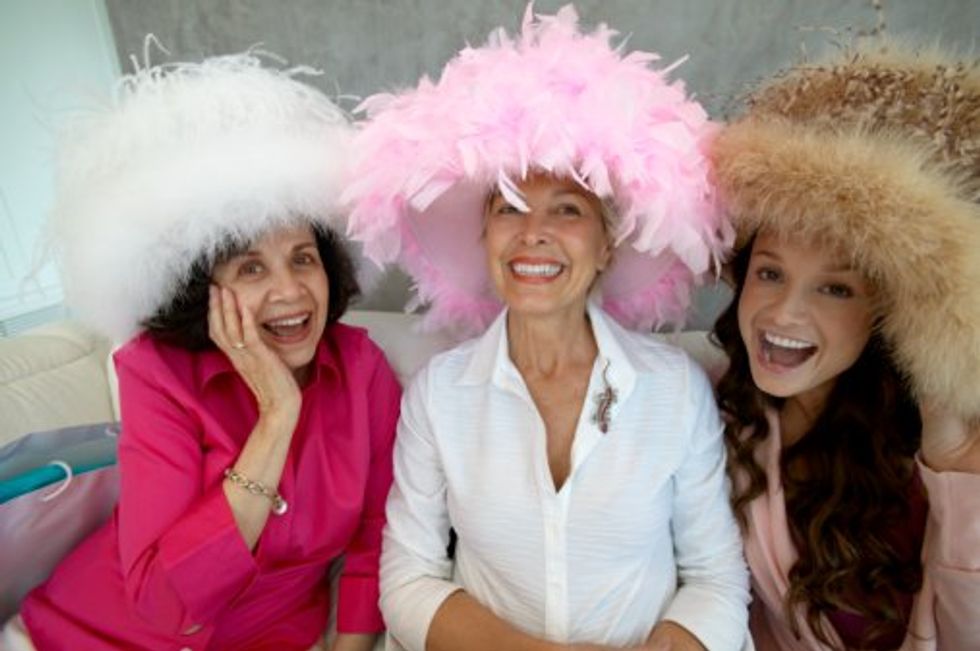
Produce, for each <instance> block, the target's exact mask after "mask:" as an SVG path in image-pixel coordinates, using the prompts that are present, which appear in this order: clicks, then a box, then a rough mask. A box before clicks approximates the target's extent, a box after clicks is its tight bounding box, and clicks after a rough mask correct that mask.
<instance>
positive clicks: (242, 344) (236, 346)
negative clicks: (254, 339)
mask: <svg viewBox="0 0 980 651" xmlns="http://www.w3.org/2000/svg"><path fill="white" fill-rule="evenodd" d="M231 347H232V348H234V349H235V350H245V342H244V341H236V342H235V343H233V344H232V345H231Z"/></svg>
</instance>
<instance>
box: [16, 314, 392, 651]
mask: <svg viewBox="0 0 980 651" xmlns="http://www.w3.org/2000/svg"><path fill="white" fill-rule="evenodd" d="M115 362H116V368H117V371H118V374H119V387H120V403H121V410H122V424H123V426H122V436H121V438H120V442H119V467H120V472H121V487H120V498H119V504H118V506H117V507H116V510H115V512H114V514H113V517H112V518H111V519H110V521H109V522H108V523H106V525H105V526H104V527H102V528H101V529H100V530H98V531H97V532H96V533H94V534H93V535H92V536H91V537H90V538H88V539H87V540H85V541H84V542H83V543H82V544H81V545H79V547H78V548H76V549H75V551H74V552H72V553H71V554H70V555H69V556H68V557H67V558H66V559H65V560H64V561H62V563H61V565H60V566H59V567H58V568H57V569H56V570H55V572H54V574H53V575H52V576H51V578H50V579H49V580H48V581H47V583H45V584H43V585H41V586H40V587H38V588H37V589H35V590H34V591H33V592H32V593H31V594H30V595H28V597H27V599H26V600H25V602H24V605H23V608H22V611H21V614H22V616H23V618H24V622H25V623H26V625H27V628H28V630H29V632H30V635H31V638H32V639H33V640H34V643H35V644H36V646H37V648H38V649H44V650H45V651H47V650H49V649H51V650H53V649H72V650H78V649H85V651H98V650H100V649H123V648H125V649H135V648H140V649H178V648H186V649H236V650H245V649H248V650H260V649H268V650H270V651H271V650H273V649H274V650H276V651H288V650H290V649H307V648H308V647H309V646H310V645H311V644H312V643H313V642H314V641H315V640H316V638H317V637H318V636H320V635H321V634H322V633H323V630H324V628H325V626H326V622H327V614H328V611H329V601H330V595H329V585H328V580H327V570H328V567H329V565H330V562H331V561H332V560H333V559H335V558H337V557H338V556H339V555H341V554H344V555H345V560H344V570H343V574H342V575H341V578H340V589H339V603H338V615H337V627H338V630H339V631H341V632H376V631H380V630H382V629H383V627H384V625H383V623H382V620H381V615H380V612H379V610H378V606H377V601H378V556H379V553H380V546H381V529H382V527H383V525H384V521H385V518H384V504H385V498H386V497H387V494H388V488H389V485H390V484H391V479H392V471H391V448H392V443H393V439H394V432H395V424H396V422H397V419H398V410H399V400H400V395H401V389H400V388H399V385H398V382H397V380H396V379H395V376H394V374H393V373H392V371H391V369H390V368H389V366H388V363H387V361H386V360H385V358H384V356H383V355H382V353H381V351H380V350H379V349H378V348H377V346H375V344H374V343H373V342H371V340H370V339H368V337H367V335H366V334H365V332H364V331H363V330H359V329H354V328H350V327H348V326H344V325H340V324H335V325H331V326H328V329H327V333H326V334H325V336H324V340H323V341H322V342H321V343H320V346H319V348H318V350H317V354H316V358H315V360H314V366H315V368H314V373H313V379H312V380H311V382H310V384H309V385H308V386H307V387H306V388H304V390H303V405H302V410H301V413H300V417H299V423H298V425H297V428H296V433H295V435H294V437H293V440H292V444H291V447H290V450H289V455H288V458H287V460H286V465H285V468H284V469H283V473H282V481H281V483H280V485H279V492H280V494H282V496H283V497H284V498H285V499H286V500H287V502H288V503H289V510H288V511H287V512H286V513H285V515H283V516H278V517H277V516H270V517H269V520H268V523H267V524H266V527H265V529H264V530H263V531H262V535H261V537H260V538H259V541H258V544H257V545H256V547H255V550H254V554H253V553H252V552H250V551H249V549H248V547H246V545H245V542H244V541H243V540H242V537H241V535H240V534H239V532H238V528H237V527H236V525H235V521H234V518H233V516H232V513H231V510H230V508H229V506H228V502H227V500H226V499H225V496H224V493H223V491H222V473H223V472H224V470H225V468H227V467H228V466H230V465H232V464H233V463H234V461H235V459H236V458H237V457H238V454H239V451H240V450H241V448H242V446H243V445H244V443H245V441H246V439H247V437H248V435H249V433H250V432H251V429H252V427H253V426H254V424H255V421H256V418H257V409H256V405H255V401H254V399H253V397H252V394H251V392H250V390H249V389H248V387H247V386H246V385H245V383H244V382H243V381H242V379H241V378H240V376H239V375H238V374H237V373H236V372H235V371H234V369H233V368H232V366H231V364H230V363H229V362H228V360H227V358H226V357H225V356H224V354H223V353H221V352H219V351H217V350H211V351H205V352H190V351H187V350H184V349H181V348H175V347H172V346H168V345H165V344H162V343H159V342H157V341H154V340H153V339H151V338H149V337H148V336H146V335H142V336H139V337H137V338H135V339H133V340H132V341H130V342H129V343H128V344H126V346H124V347H123V348H122V349H121V350H119V351H118V352H117V353H116V355H115Z"/></svg>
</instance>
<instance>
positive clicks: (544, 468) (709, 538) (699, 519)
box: [381, 305, 749, 651]
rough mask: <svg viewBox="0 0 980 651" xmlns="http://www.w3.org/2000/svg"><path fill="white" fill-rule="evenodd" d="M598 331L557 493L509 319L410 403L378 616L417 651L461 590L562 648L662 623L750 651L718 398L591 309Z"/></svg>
mask: <svg viewBox="0 0 980 651" xmlns="http://www.w3.org/2000/svg"><path fill="white" fill-rule="evenodd" d="M589 315H590V319H591V323H592V329H593V333H594V335H595V339H596V342H597V344H598V348H599V353H598V355H597V358H596V361H595V365H594V367H593V370H592V376H591V379H590V382H589V388H588V393H587V395H586V399H585V402H584V404H583V406H582V412H581V414H580V416H579V419H578V424H577V428H576V430H575V438H574V442H573V445H572V451H571V457H572V458H571V462H572V464H571V472H570V474H569V476H568V478H567V479H566V481H565V483H564V484H563V485H562V487H561V490H558V491H556V490H555V487H554V482H553V480H552V476H551V471H550V469H549V467H548V455H547V450H546V433H545V426H544V422H543V421H542V419H541V417H540V415H539V413H538V411H537V409H536V407H535V405H534V401H533V400H532V398H531V395H530V393H529V392H528V389H527V387H526V385H525V383H524V380H523V378H522V376H521V374H520V373H519V372H518V370H517V368H516V367H515V366H514V364H513V362H512V361H511V359H510V356H509V354H508V343H507V327H506V312H505V313H504V314H502V315H501V316H500V317H499V318H498V319H497V320H496V321H495V322H494V323H493V325H491V327H490V328H489V329H488V330H487V332H486V333H485V334H484V335H483V336H481V337H479V338H477V339H474V340H472V341H469V342H466V343H464V344H462V345H461V346H459V347H457V348H455V349H453V350H450V351H448V352H446V353H443V354H441V355H439V356H437V357H435V358H434V359H433V360H432V361H431V362H430V363H429V365H428V366H427V367H425V368H424V369H423V370H422V371H420V372H419V374H418V375H417V376H416V377H415V378H414V379H413V381H412V383H411V384H410V386H409V387H408V390H407V392H406V393H405V396H404V398H403V402H402V414H401V421H400V422H399V426H398V438H397V442H396V448H395V483H394V486H393V487H392V491H391V494H390V497H389V500H388V525H387V527H386V529H385V532H384V547H383V552H382V557H381V609H382V612H383V614H384V616H385V620H386V622H387V624H388V630H389V633H390V635H391V636H393V637H394V638H395V639H396V640H397V643H400V644H401V645H402V646H404V647H405V648H407V649H409V650H410V651H424V648H425V639H426V634H427V632H428V629H429V624H430V623H431V621H432V617H433V615H434V614H435V612H436V610H437V609H438V607H439V605H440V604H441V603H442V602H443V600H445V599H446V598H447V597H448V596H449V595H450V594H452V593H453V592H454V591H456V590H458V589H460V588H462V589H464V590H466V592H467V593H468V594H469V595H471V596H472V597H473V598H475V599H477V600H478V601H479V602H480V603H482V604H483V605H485V606H487V607H488V608H490V610H492V611H493V612H494V613H495V614H496V615H498V616H499V617H501V618H503V619H505V620H506V621H508V622H510V623H511V624H513V625H515V626H517V627H518V628H520V629H521V630H524V631H526V632H527V633H530V634H532V635H535V636H538V637H541V638H546V639H549V640H552V641H556V642H593V643H604V644H610V645H617V646H618V645H623V646H625V645H629V644H640V643H642V642H643V641H644V640H645V639H646V638H647V637H648V636H649V634H650V631H651V629H652V628H653V626H654V625H655V624H656V623H657V622H658V621H659V620H660V619H664V618H666V619H671V620H673V621H675V622H677V623H679V624H681V625H682V626H684V627H685V628H687V629H688V630H689V631H691V632H692V633H693V634H694V635H696V636H697V637H698V638H699V639H700V640H701V642H702V643H703V644H704V645H705V646H706V647H707V648H708V649H709V650H710V651H720V650H722V649H732V650H737V649H740V648H742V644H743V642H744V641H745V638H746V619H747V604H748V601H749V593H748V573H747V570H746V566H745V562H744V559H743V556H742V544H741V539H740V535H739V531H738V527H737V525H736V523H735V521H734V519H733V517H732V514H731V510H730V508H729V505H728V485H727V480H726V476H725V461H724V448H723V442H722V437H721V432H722V425H721V422H720V420H719V418H718V412H717V409H716V407H715V403H714V399H713V396H712V391H711V386H710V384H709V383H708V380H707V378H706V377H705V375H704V373H703V372H702V370H701V369H700V367H698V366H697V365H696V364H695V363H694V362H692V361H691V360H690V359H689V358H688V357H687V355H686V354H685V353H684V352H683V351H681V350H680V349H677V348H675V347H673V346H669V345H667V344H664V343H661V342H659V341H657V340H656V339H654V338H653V337H651V336H648V335H642V334H636V333H632V332H628V331H626V330H624V329H623V328H621V327H620V326H619V325H618V324H616V323H615V322H613V321H612V319H610V318H609V317H607V316H606V315H605V314H604V313H603V312H602V311H601V309H599V308H598V307H596V306H594V305H590V306H589ZM604 378H605V379H604ZM607 381H608V385H609V386H611V387H612V388H613V389H614V390H615V391H616V394H617V399H616V401H615V403H614V404H613V405H612V407H611V411H610V418H609V421H608V423H609V428H608V431H607V432H606V433H605V434H603V433H602V432H601V431H600V428H599V426H598V424H597V422H596V418H595V415H596V411H597V402H598V396H600V395H601V394H602V392H603V390H604V389H605V387H606V382H607ZM450 527H453V528H454V529H455V530H456V533H457V535H458V541H457V544H456V554H455V563H454V562H453V561H452V560H450V559H449V558H448V557H447V555H446V547H447V544H448V542H449V529H450ZM390 648H397V646H395V645H394V643H393V644H391V645H390Z"/></svg>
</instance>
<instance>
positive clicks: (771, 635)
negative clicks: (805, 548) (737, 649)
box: [745, 412, 980, 651]
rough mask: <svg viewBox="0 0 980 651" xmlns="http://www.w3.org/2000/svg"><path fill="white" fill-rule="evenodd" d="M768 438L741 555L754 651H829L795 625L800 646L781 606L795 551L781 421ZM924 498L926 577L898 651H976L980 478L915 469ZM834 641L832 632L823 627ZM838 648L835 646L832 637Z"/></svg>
mask: <svg viewBox="0 0 980 651" xmlns="http://www.w3.org/2000/svg"><path fill="white" fill-rule="evenodd" d="M768 417H769V428H770V432H769V436H768V437H767V439H766V440H765V441H764V442H763V443H762V444H760V446H759V448H758V449H757V453H758V455H759V461H760V462H761V463H763V466H764V468H765V470H766V477H767V479H768V482H769V488H768V490H767V492H766V493H765V494H763V495H760V496H759V497H757V498H756V499H755V500H753V501H752V503H751V504H750V505H749V507H748V508H749V511H748V518H749V528H748V533H747V535H746V538H745V556H746V559H747V560H748V563H749V568H750V569H751V571H752V587H753V590H754V593H755V594H754V597H755V601H754V602H753V605H752V613H751V620H750V626H751V630H752V636H753V639H754V642H755V645H756V648H757V649H758V650H759V651H829V649H830V647H827V646H826V645H823V644H821V643H820V642H819V641H817V640H816V638H815V637H814V635H813V633H812V631H810V630H809V628H808V627H807V625H806V623H805V622H804V621H803V620H802V618H801V619H800V629H801V633H802V636H801V639H800V640H797V639H795V638H794V637H793V634H792V633H791V632H790V628H789V624H788V623H787V621H786V619H785V617H784V614H783V613H784V609H783V605H782V604H783V600H784V598H785V595H786V591H787V588H788V585H789V578H788V575H789V569H790V568H791V567H792V565H793V563H794V562H795V560H796V550H795V548H794V546H793V543H792V541H791V539H790V534H789V527H788V525H787V524H786V506H785V502H784V497H783V490H782V484H781V480H780V474H779V454H780V437H779V420H778V418H776V416H775V414H774V413H772V412H770V413H769V414H768ZM919 471H920V476H921V478H922V482H923V484H924V485H925V487H926V491H927V493H928V495H929V509H930V510H929V521H928V524H927V527H926V541H925V545H924V546H923V550H922V558H923V565H924V568H925V578H924V581H923V587H922V589H921V590H920V591H919V593H918V595H916V598H915V604H914V606H913V610H912V616H911V620H910V623H909V629H910V631H911V632H910V633H909V635H908V636H907V637H906V639H905V641H904V642H903V643H902V645H901V647H900V650H901V651H966V650H967V649H980V475H970V474H965V473H953V472H944V473H936V472H933V471H931V470H930V469H929V468H928V467H926V466H925V464H922V463H921V462H920V463H919ZM826 630H829V631H830V632H831V633H832V634H833V628H832V627H829V626H828V627H826ZM832 637H834V640H835V643H837V644H839V639H838V638H836V636H833V635H832Z"/></svg>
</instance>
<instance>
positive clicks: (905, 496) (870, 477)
mask: <svg viewBox="0 0 980 651" xmlns="http://www.w3.org/2000/svg"><path fill="white" fill-rule="evenodd" d="M751 249H752V243H751V242H750V243H749V244H748V245H747V246H745V247H744V248H743V249H742V250H741V251H739V253H738V254H737V255H736V257H735V259H734V260H733V261H732V263H731V271H732V272H733V275H734V281H735V296H734V299H733V300H732V303H731V305H729V306H728V308H727V309H726V310H725V312H724V313H722V315H721V316H720V317H719V318H718V321H717V323H716V324H715V327H714V330H713V332H712V334H711V339H712V341H713V343H715V345H717V346H719V347H720V348H722V349H723V350H724V351H725V352H726V353H727V354H728V358H729V364H730V365H729V367H728V370H727V371H726V373H725V375H724V376H723V377H722V378H721V380H720V381H719V383H718V386H717V395H718V406H719V409H720V410H721V412H722V414H723V416H724V418H725V444H726V447H727V449H728V470H729V474H730V475H731V476H732V478H733V480H734V478H735V477H736V476H738V477H740V478H741V480H742V481H739V482H733V483H735V487H734V488H733V493H732V507H733V509H734V511H735V514H736V516H737V517H738V520H739V522H740V524H741V526H742V527H743V529H744V528H745V527H747V526H748V523H747V516H746V509H747V507H748V505H749V503H750V502H751V501H752V500H753V499H755V498H756V497H758V496H760V495H762V494H763V493H764V492H765V491H766V489H767V481H766V474H765V471H764V470H763V468H762V467H761V466H760V465H759V463H758V462H757V461H756V458H755V451H756V448H757V446H758V445H759V444H760V443H762V442H763V441H764V440H766V438H767V437H768V436H769V434H770V432H769V427H768V424H767V422H766V418H765V410H766V409H767V408H774V409H777V410H778V409H779V408H780V407H781V406H782V404H783V402H784V401H783V400H781V399H778V398H775V397H773V396H770V395H767V394H765V393H763V392H762V391H761V390H760V389H758V388H757V387H756V386H755V384H754V382H753V381H752V375H751V370H750V367H749V353H748V351H747V349H746V347H745V344H744V343H743V341H742V337H741V334H740V332H739V327H738V302H739V299H740V298H741V294H742V287H743V285H744V282H745V276H746V273H747V271H748V264H749V258H750V254H751ZM921 429H922V423H921V419H920V417H919V411H918V408H917V406H916V404H915V401H914V400H913V398H912V396H911V395H910V393H909V390H908V388H907V385H906V382H905V381H904V380H903V378H902V376H901V375H900V374H899V372H898V371H897V370H896V368H895V366H894V364H893V363H892V361H891V358H890V356H889V351H888V349H887V346H886V345H885V343H884V341H883V339H882V338H881V336H880V335H879V334H878V333H874V334H872V336H871V339H870V340H869V343H868V344H867V346H866V347H865V349H864V351H863V352H862V353H861V355H860V357H859V358H858V360H857V361H856V362H855V363H854V364H853V365H852V366H851V367H850V368H849V369H848V370H847V371H845V372H844V373H842V374H841V375H840V376H839V377H838V379H837V382H836V383H835V386H834V388H833V389H832V390H831V392H830V395H829V397H828V399H827V403H826V405H825V407H824V409H823V411H822V412H821V414H820V416H819V417H818V418H817V420H816V422H815V423H814V424H813V426H812V428H811V429H810V430H809V431H808V432H807V434H806V435H805V436H803V437H802V438H801V439H800V440H799V441H797V442H796V443H794V444H792V445H790V446H788V447H786V448H784V449H783V451H782V456H781V458H780V474H781V477H782V481H783V490H784V495H785V503H786V516H787V520H788V524H789V529H790V534H791V536H792V540H793V543H794V545H795V547H796V550H797V552H798V556H799V557H798V560H797V561H796V563H795V564H794V565H793V567H792V568H791V570H790V572H789V580H790V587H789V591H788V594H787V598H786V603H785V604H784V607H785V609H786V616H787V620H788V621H789V622H790V623H791V626H792V628H793V632H794V633H798V632H799V626H798V624H797V620H796V617H795V616H794V613H795V612H798V609H802V612H804V613H805V616H806V621H807V623H808V624H809V626H810V628H811V629H812V630H813V632H814V634H815V635H816V636H817V637H818V638H819V639H820V641H821V642H823V643H825V644H827V645H831V641H830V638H829V636H828V633H827V631H825V630H824V627H823V626H822V625H821V615H824V616H831V615H833V614H834V613H835V612H838V611H842V610H844V611H850V612H852V613H857V614H858V615H860V616H862V617H863V618H865V620H866V621H868V622H870V625H869V626H868V627H867V628H866V629H865V634H864V639H863V640H861V641H860V642H859V644H860V646H859V647H857V648H862V649H865V648H892V646H890V645H894V647H897V646H898V645H899V644H900V643H901V641H902V639H903V638H904V636H905V634H906V630H907V622H908V616H909V613H910V608H911V601H912V595H914V594H915V593H916V592H917V591H918V590H919V589H920V587H921V585H922V566H921V563H920V561H919V549H920V547H921V542H922V534H923V528H924V526H925V517H924V516H925V512H924V509H920V511H921V513H915V508H914V505H915V504H919V505H922V504H924V502H925V495H924V489H923V488H922V486H921V484H920V482H919V480H918V478H917V477H916V476H915V470H914V468H915V466H914V463H913V455H914V454H915V451H916V450H917V449H918V447H919V441H920V437H921ZM916 493H918V495H917V494H916ZM910 498H912V499H910ZM910 523H914V525H913V526H914V528H915V529H916V531H915V536H917V538H915V540H913V541H911V543H910V540H909V539H908V536H906V538H905V539H904V540H899V539H898V537H897V536H896V531H907V530H908V529H909V528H910V526H909V525H910ZM847 648H853V647H850V646H848V644H847V642H846V641H845V649H847Z"/></svg>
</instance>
